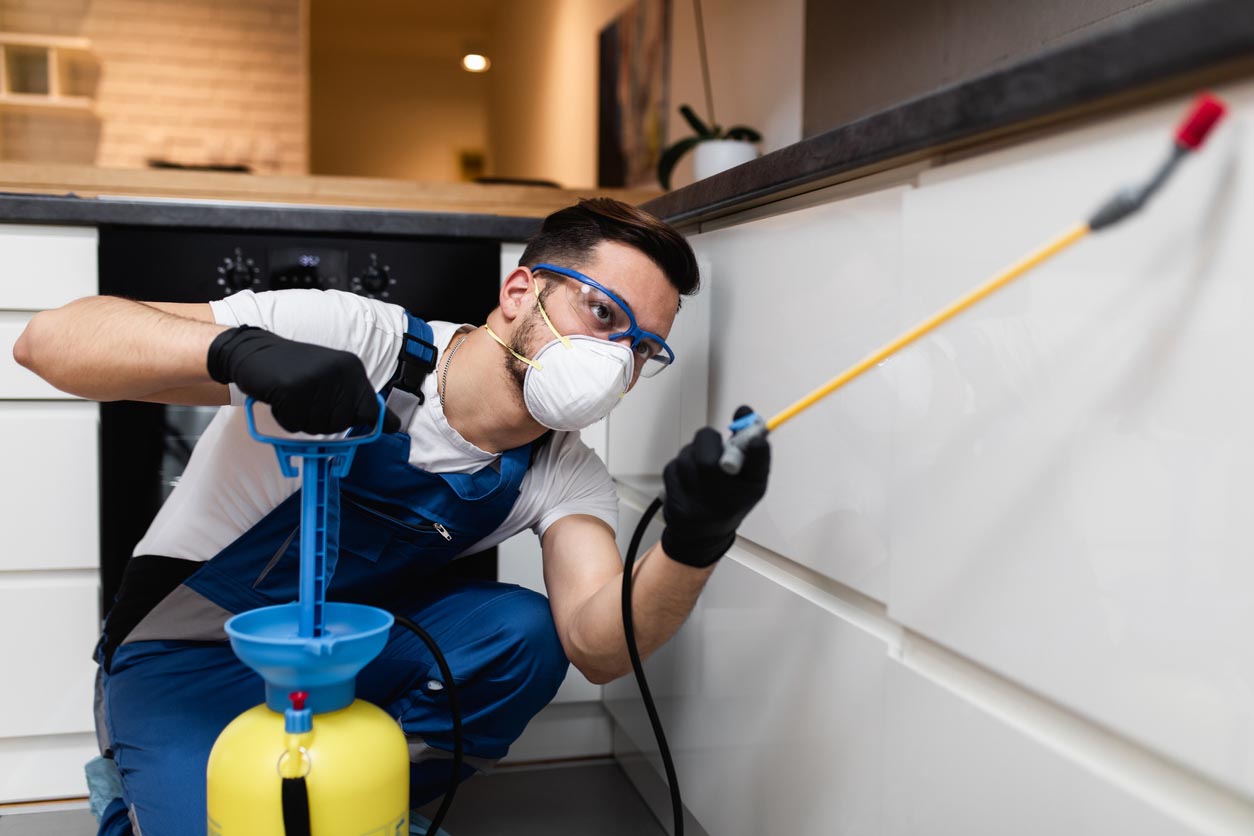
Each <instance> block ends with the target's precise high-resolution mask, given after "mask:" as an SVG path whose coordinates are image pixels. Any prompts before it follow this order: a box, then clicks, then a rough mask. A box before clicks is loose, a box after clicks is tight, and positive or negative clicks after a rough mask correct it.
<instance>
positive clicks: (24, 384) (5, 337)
mask: <svg viewBox="0 0 1254 836" xmlns="http://www.w3.org/2000/svg"><path fill="white" fill-rule="evenodd" d="M0 307H2V305H0ZM31 316H32V315H31V314H28V313H15V312H13V311H5V310H0V400H4V399H14V398H18V399H23V400H50V399H55V400H66V399H73V398H74V396H73V395H71V394H69V393H67V392H62V391H61V390H60V389H57V388H56V387H54V386H52V385H51V384H49V383H45V382H44V381H43V380H42V379H41V378H40V377H39V376H38V375H36V374H35V373H34V372H32V371H29V370H27V369H24V368H22V367H21V366H19V365H18V364H17V361H16V360H14V359H13V344H14V343H16V342H17V338H18V337H20V336H21V335H22V331H23V330H24V329H25V328H26V323H28V322H30V318H31Z"/></svg>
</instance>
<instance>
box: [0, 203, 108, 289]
mask: <svg viewBox="0 0 1254 836" xmlns="http://www.w3.org/2000/svg"><path fill="white" fill-rule="evenodd" d="M96 242H97V235H96V230H95V229H94V228H91V227H75V226H25V225H22V224H0V255H3V256H4V262H5V276H6V279H8V280H7V281H5V283H4V289H3V290H2V291H0V308H3V309H4V310H10V311H38V310H43V309H44V308H56V307H59V306H61V305H64V304H65V303H66V302H69V301H71V300H73V299H78V298H80V297H82V296H91V295H93V294H95V293H96V287H97V280H96Z"/></svg>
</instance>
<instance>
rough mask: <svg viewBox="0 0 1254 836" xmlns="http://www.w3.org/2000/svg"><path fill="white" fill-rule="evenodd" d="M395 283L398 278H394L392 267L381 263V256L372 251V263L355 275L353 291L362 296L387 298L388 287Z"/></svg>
mask: <svg viewBox="0 0 1254 836" xmlns="http://www.w3.org/2000/svg"><path fill="white" fill-rule="evenodd" d="M394 284H396V279H394V278H392V273H391V269H390V268H389V267H388V266H387V265H386V264H380V263H379V256H378V255H377V254H375V253H371V254H370V264H368V265H367V266H366V269H365V270H362V271H361V275H360V276H354V277H353V292H355V293H360V294H361V295H362V296H373V297H375V298H377V299H386V298H388V289H389V288H390V287H391V286H392V285H394Z"/></svg>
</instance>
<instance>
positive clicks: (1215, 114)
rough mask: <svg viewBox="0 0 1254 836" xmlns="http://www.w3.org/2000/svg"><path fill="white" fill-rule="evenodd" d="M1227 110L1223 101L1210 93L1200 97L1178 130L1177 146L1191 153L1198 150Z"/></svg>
mask: <svg viewBox="0 0 1254 836" xmlns="http://www.w3.org/2000/svg"><path fill="white" fill-rule="evenodd" d="M1227 109H1228V108H1227V106H1226V105H1224V103H1223V101H1222V100H1220V99H1218V98H1216V97H1215V96H1212V95H1211V94H1209V93H1203V94H1202V95H1200V96H1198V97H1197V101H1195V102H1194V103H1193V109H1192V110H1190V111H1189V115H1188V116H1187V117H1185V120H1184V121H1183V122H1181V123H1180V127H1179V128H1178V129H1177V130H1176V144H1177V145H1179V146H1180V147H1181V148H1187V149H1189V150H1190V151H1195V150H1197V148H1198V147H1199V146H1200V145H1201V144H1202V143H1203V142H1205V141H1206V135H1207V134H1209V133H1210V130H1211V128H1213V127H1215V123H1216V122H1218V121H1219V120H1220V119H1221V118H1223V115H1224V112H1225V111H1226V110H1227Z"/></svg>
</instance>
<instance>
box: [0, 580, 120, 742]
mask: <svg viewBox="0 0 1254 836" xmlns="http://www.w3.org/2000/svg"><path fill="white" fill-rule="evenodd" d="M99 595H100V583H99V580H98V578H97V576H96V574H95V573H91V572H67V573H55V572H40V573H29V574H16V573H3V572H0V635H4V636H9V637H19V636H20V637H21V640H20V641H19V640H16V639H12V640H9V641H6V642H5V643H4V649H3V651H0V665H2V666H3V669H4V672H5V681H6V682H9V683H12V684H13V685H14V687H8V688H2V689H0V738H6V737H31V736H35V735H48V734H75V733H82V732H90V731H92V730H93V722H92V691H93V688H94V683H95V676H96V663H95V662H93V661H92V658H91V653H92V647H93V646H94V645H95V642H96V639H97V637H98V634H99V631H100V626H99V625H100V620H99V619H100V617H99V611H100V606H99V604H98V603H97V601H98V598H99Z"/></svg>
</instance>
